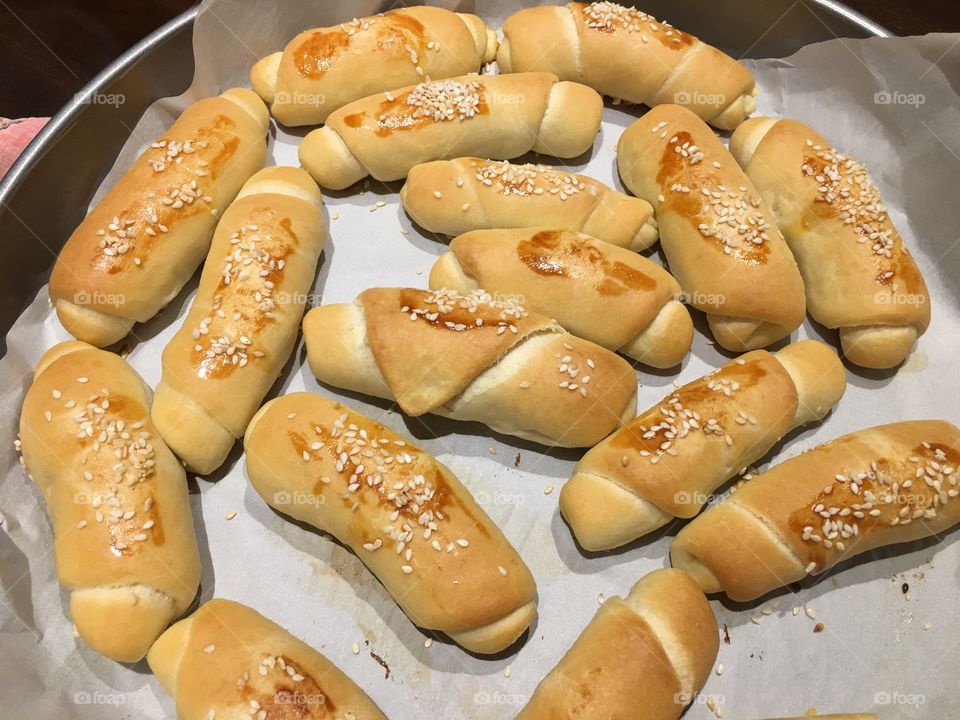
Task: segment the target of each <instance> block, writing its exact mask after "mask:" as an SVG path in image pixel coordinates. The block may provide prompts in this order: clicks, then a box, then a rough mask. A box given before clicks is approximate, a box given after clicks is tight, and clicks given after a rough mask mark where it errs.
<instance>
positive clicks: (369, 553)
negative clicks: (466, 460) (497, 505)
mask: <svg viewBox="0 0 960 720" xmlns="http://www.w3.org/2000/svg"><path fill="white" fill-rule="evenodd" d="M244 446H245V448H246V451H247V474H248V475H249V477H250V482H251V483H252V484H253V487H254V488H256V490H257V492H258V493H260V496H261V497H262V498H263V499H264V500H265V501H266V502H267V504H269V505H270V506H271V507H273V508H275V509H277V510H279V511H280V512H282V513H285V514H287V515H289V516H290V517H292V518H294V519H295V520H299V521H301V522H305V523H308V524H309V525H312V526H314V527H316V528H319V529H320V530H323V531H325V532H328V533H330V534H331V535H333V536H334V537H335V538H337V540H339V541H340V542H342V543H343V544H344V545H346V546H347V547H349V548H351V549H352V550H353V551H354V552H355V553H357V555H358V556H359V557H360V559H361V560H362V561H363V562H364V564H366V565H367V567H369V568H370V571H371V572H372V573H373V574H374V575H376V576H377V578H378V579H379V580H380V582H382V583H383V585H384V587H385V588H386V589H387V591H388V592H389V593H390V594H391V595H392V596H393V597H394V599H395V600H396V601H397V604H398V605H400V607H401V608H402V609H403V611H404V612H405V613H406V614H407V615H408V616H409V618H410V619H411V620H412V621H413V622H414V623H416V624H417V625H418V626H420V627H425V628H429V629H431V630H438V631H440V632H444V633H446V634H447V635H449V636H450V637H451V638H452V639H453V640H454V641H456V642H457V643H459V644H460V645H462V646H463V647H465V648H466V649H467V650H470V651H472V652H476V653H496V652H500V651H501V650H503V649H504V648H506V647H509V646H510V645H511V644H512V643H513V642H514V641H515V640H516V639H517V638H518V637H519V636H520V635H521V634H522V633H523V632H524V631H525V630H526V629H527V627H528V626H529V625H530V623H531V622H532V621H533V618H534V617H535V616H536V613H537V610H536V607H537V606H536V600H535V596H536V592H537V588H536V585H535V584H534V581H533V576H532V575H531V574H530V571H529V570H528V569H527V566H526V565H524V563H523V560H522V559H521V558H520V556H519V555H518V554H517V551H516V550H514V549H513V547H512V546H511V545H510V543H509V541H508V540H507V539H506V538H505V537H504V536H503V533H501V532H500V530H499V529H498V528H497V526H496V525H494V523H493V522H492V521H491V520H490V518H489V517H487V515H486V513H484V512H483V509H482V508H481V507H480V506H479V505H477V503H476V501H475V500H474V499H473V496H471V495H470V492H469V491H468V490H467V489H466V488H465V487H463V485H462V484H461V483H460V481H459V480H457V478H456V477H455V476H454V475H453V473H451V472H450V470H448V469H447V468H446V467H445V466H443V465H442V464H440V463H439V462H437V461H436V460H435V459H433V458H432V457H431V456H430V455H428V454H427V453H425V452H423V451H422V450H420V449H419V448H417V447H416V446H414V445H413V444H412V443H410V442H409V441H407V440H406V439H404V438H402V437H401V436H400V435H397V434H396V433H394V432H392V431H391V430H390V429H389V428H386V427H384V426H383V425H380V424H379V423H377V422H375V421H373V420H371V419H370V418H367V417H364V416H362V415H360V414H359V413H356V412H353V411H352V410H350V409H349V408H347V407H345V406H343V405H341V404H340V403H338V402H335V401H333V400H329V399H327V398H324V397H321V396H319V395H312V394H310V393H295V394H293V395H286V396H284V397H281V398H278V399H276V400H272V401H271V402H269V403H267V404H266V405H265V406H264V407H263V409H262V410H261V411H260V412H259V413H257V416H256V417H255V418H254V420H253V421H252V422H251V423H250V428H249V429H248V430H247V435H246V438H245V442H244Z"/></svg>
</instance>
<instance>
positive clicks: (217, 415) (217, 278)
mask: <svg viewBox="0 0 960 720" xmlns="http://www.w3.org/2000/svg"><path fill="white" fill-rule="evenodd" d="M322 205H323V198H322V196H321V195H320V191H319V189H318V188H317V185H316V183H315V182H313V180H311V179H310V176H309V175H307V173H305V172H304V171H303V170H299V169H297V168H290V167H271V168H266V169H265V170H261V171H260V172H258V173H257V174H256V175H254V176H253V177H252V178H250V180H249V181H248V182H247V184H246V185H244V186H243V189H242V190H241V191H240V194H239V195H238V196H237V199H236V201H235V202H234V203H233V204H232V205H231V206H230V207H229V208H228V209H227V211H226V212H225V213H224V215H223V219H222V220H221V221H220V224H219V225H218V226H217V232H216V234H215V236H214V239H213V245H212V247H211V249H210V255H209V256H208V257H207V261H206V263H204V266H203V274H202V275H201V277H200V288H199V289H198V290H197V294H196V296H194V299H193V304H192V305H191V306H190V312H189V313H188V314H187V317H186V320H185V321H184V323H183V325H182V326H181V328H180V330H179V331H178V332H177V334H176V335H174V336H173V337H172V338H171V339H170V342H169V343H167V346H166V348H164V351H163V376H162V378H161V379H160V384H159V385H157V394H156V397H155V398H154V401H153V410H152V416H153V422H154V423H155V424H156V426H157V429H158V430H159V431H160V434H161V435H162V436H163V439H164V440H166V442H167V444H168V445H169V446H170V448H171V449H172V450H173V451H174V452H175V453H177V455H179V456H180V457H181V458H183V460H184V462H185V463H186V465H187V467H188V468H189V469H191V470H194V471H195V472H198V473H201V474H204V475H205V474H207V473H210V472H213V471H214V470H216V469H217V468H218V467H220V465H222V464H223V461H224V460H226V458H227V455H228V454H229V452H230V449H231V448H232V447H233V444H234V441H235V440H236V439H237V438H238V437H240V436H241V435H243V432H244V430H246V429H247V423H248V422H250V418H252V417H253V415H254V413H256V411H257V408H259V407H260V403H261V401H262V400H263V396H264V395H266V394H267V392H268V391H269V390H270V388H271V386H272V385H273V383H274V382H275V381H276V379H277V377H278V376H279V375H280V371H281V370H282V369H283V366H284V364H286V362H287V360H288V359H289V357H290V353H291V352H292V351H293V347H294V344H295V343H296V340H297V334H298V332H299V330H300V320H301V319H302V317H303V308H304V305H305V304H306V299H307V294H308V293H309V292H310V288H311V287H312V286H313V278H314V275H315V274H316V270H317V260H318V259H319V257H320V251H321V250H322V249H323V243H324V240H325V239H326V234H327V233H326V228H325V227H324V221H323V209H322Z"/></svg>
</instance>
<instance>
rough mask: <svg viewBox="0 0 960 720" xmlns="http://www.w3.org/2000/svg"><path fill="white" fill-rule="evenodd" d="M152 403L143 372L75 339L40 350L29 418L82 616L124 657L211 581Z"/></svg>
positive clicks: (31, 450) (33, 462)
mask: <svg viewBox="0 0 960 720" xmlns="http://www.w3.org/2000/svg"><path fill="white" fill-rule="evenodd" d="M149 408H150V388H149V387H147V385H146V383H144V382H143V380H141V379H140V376H139V375H137V373H136V372H135V371H134V370H133V368H131V367H130V366H129V365H127V363H125V362H124V361H123V360H122V359H121V358H120V357H119V356H118V355H114V354H113V353H108V352H104V351H102V350H97V349H96V348H94V347H92V346H91V345H88V344H86V343H82V342H78V341H75V340H72V341H70V342H65V343H60V344H59V345H55V346H54V347H52V348H51V349H50V350H48V351H47V352H46V353H45V354H44V356H43V357H42V358H40V361H39V362H38V363H37V368H36V375H35V376H34V381H33V385H31V386H30V389H29V390H28V391H27V394H26V398H25V399H24V402H23V412H22V414H21V415H20V442H21V448H22V452H23V457H22V462H23V466H24V468H25V469H26V470H27V472H28V473H29V474H30V477H31V478H32V479H33V480H34V482H36V483H37V485H38V486H39V488H40V490H41V491H42V492H43V497H44V499H45V500H46V503H47V512H48V513H49V515H50V521H51V524H52V525H53V538H54V544H53V552H54V558H55V560H56V567H57V577H58V579H59V580H60V585H61V586H62V587H63V588H64V589H65V590H68V591H69V593H70V615H71V616H72V618H73V623H74V625H75V626H76V629H77V633H78V634H79V635H80V637H81V638H82V639H83V641H84V642H85V643H87V645H89V646H90V647H91V648H93V649H94V650H96V651H97V652H98V653H100V654H101V655H106V656H107V657H109V658H111V659H113V660H116V661H118V662H131V663H132V662H136V661H137V660H139V659H140V658H142V657H143V656H144V655H145V654H146V652H147V650H148V649H149V648H150V645H151V644H152V643H153V641H154V640H156V639H157V637H158V636H159V635H160V633H161V632H163V630H164V628H166V627H167V625H169V624H170V622H171V621H173V620H175V619H176V618H178V617H179V616H180V615H182V614H183V612H184V611H185V610H186V609H187V607H188V606H189V605H190V603H191V602H192V601H193V598H194V596H195V595H196V593H197V586H198V585H199V583H200V556H199V553H198V551H197V543H196V539H195V537H194V533H193V519H192V517H191V514H190V504H189V502H188V500H187V485H186V478H185V477H184V474H183V468H181V467H180V463H179V462H178V461H177V459H176V458H175V457H174V456H173V453H172V452H170V450H168V449H167V446H166V445H164V444H163V441H162V440H161V439H160V436H159V435H158V434H157V431H156V428H154V427H153V425H152V424H151V422H150V416H149Z"/></svg>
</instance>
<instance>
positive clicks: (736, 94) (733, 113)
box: [497, 2, 757, 130]
mask: <svg viewBox="0 0 960 720" xmlns="http://www.w3.org/2000/svg"><path fill="white" fill-rule="evenodd" d="M497 64H498V65H499V67H500V72H504V73H509V72H527V71H529V70H542V71H545V72H552V73H553V74H555V75H556V76H557V77H559V78H560V79H561V80H574V81H576V82H581V83H583V84H584V85H589V86H590V87H592V88H593V89H594V90H596V91H597V92H599V93H602V94H603V95H610V96H612V97H615V98H620V99H622V100H626V101H628V102H633V103H643V104H644V105H650V106H651V107H652V106H654V105H663V104H664V103H676V104H678V105H683V106H685V107H687V108H689V109H690V110H691V111H692V112H694V113H696V114H697V115H698V116H699V117H700V118H702V119H703V120H705V121H706V122H708V123H710V124H711V125H713V126H714V127H718V128H721V129H723V130H732V129H733V128H735V127H736V126H737V125H739V124H740V123H741V122H743V120H744V118H746V117H748V116H749V115H750V113H752V112H753V111H754V110H756V109H757V102H756V100H755V99H754V96H756V94H757V86H756V83H755V82H754V80H753V76H752V75H751V74H750V71H749V70H747V69H746V68H745V67H744V66H743V65H741V64H740V63H738V62H737V61H736V60H734V59H733V58H732V57H730V56H729V55H726V54H725V53H722V52H720V51H719V50H717V49H716V48H715V47H712V46H710V45H707V44H706V43H703V42H701V41H700V40H698V39H697V38H695V37H693V36H692V35H689V34H687V33H685V32H681V31H680V30H677V29H676V28H674V27H671V26H670V24H669V23H666V22H661V21H659V20H657V19H656V18H655V17H653V16H652V15H647V13H645V12H642V11H640V10H636V9H634V8H632V7H623V6H621V5H617V4H616V3H612V2H594V3H590V4H587V3H579V2H573V3H568V4H567V5H566V6H565V7H560V6H554V5H544V6H541V7H532V8H525V9H523V10H520V11H519V12H517V13H514V14H513V15H511V16H510V17H509V18H507V21H506V22H505V23H504V24H503V43H502V44H501V45H500V51H499V52H498V53H497Z"/></svg>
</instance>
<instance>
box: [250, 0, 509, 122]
mask: <svg viewBox="0 0 960 720" xmlns="http://www.w3.org/2000/svg"><path fill="white" fill-rule="evenodd" d="M496 52H497V33H496V32H495V31H494V30H493V29H491V28H489V27H487V26H486V25H485V24H484V22H483V20H481V19H480V18H479V17H477V16H476V15H470V14H468V13H454V12H450V11H449V10H445V9H443V8H437V7H426V6H414V7H404V8H399V9H397V10H391V11H389V12H385V13H380V14H378V15H372V16H369V17H364V18H354V19H353V20H351V21H350V22H345V23H340V24H339V25H334V26H331V27H324V28H315V29H313V30H306V31H304V32H302V33H300V34H299V35H297V36H296V37H295V38H294V39H293V40H291V41H290V42H289V43H288V44H287V46H286V48H284V50H283V52H278V53H273V54H272V55H268V56H267V57H265V58H263V59H262V60H260V61H259V62H258V63H256V64H255V65H254V66H253V68H252V69H251V70H250V83H251V85H252V86H253V89H254V91H255V92H256V93H257V94H258V95H259V96H260V97H261V98H262V99H263V101H264V102H265V103H267V104H268V105H270V112H271V113H272V114H273V116H274V117H275V118H276V119H277V121H278V122H281V123H283V124H284V125H288V126H296V125H319V124H320V123H322V122H324V121H325V120H326V119H327V116H328V115H330V113H332V112H333V111H334V110H336V109H337V108H340V107H343V106H344V105H346V104H347V103H349V102H353V101H354V100H359V99H360V98H363V97H366V96H367V95H372V94H374V93H377V92H383V91H384V90H393V89H394V88H398V87H403V86H405V85H415V84H416V83H418V82H420V81H422V80H424V79H433V80H442V79H444V78H450V77H455V76H457V75H466V74H467V73H470V72H477V71H478V70H480V68H481V66H482V65H483V64H484V63H488V62H492V61H493V59H494V57H495V55H496Z"/></svg>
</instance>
